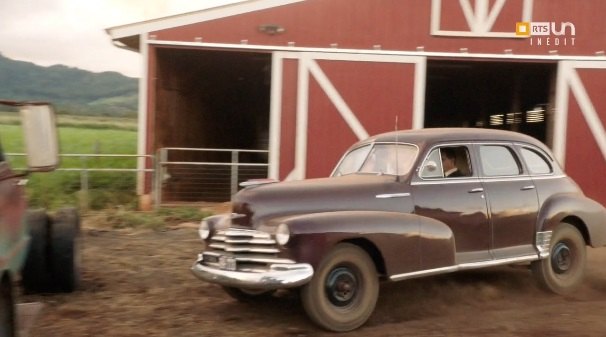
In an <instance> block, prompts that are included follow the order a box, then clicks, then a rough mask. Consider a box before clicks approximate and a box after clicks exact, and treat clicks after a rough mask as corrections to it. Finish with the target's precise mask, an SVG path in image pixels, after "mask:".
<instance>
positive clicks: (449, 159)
mask: <svg viewBox="0 0 606 337" xmlns="http://www.w3.org/2000/svg"><path fill="white" fill-rule="evenodd" d="M471 175H472V169H471V160H470V157H469V150H468V149H467V147H466V146H442V147H439V148H436V149H434V150H432V151H431V153H430V154H429V156H427V159H426V160H425V162H424V163H423V166H422V168H421V178H423V179H436V178H458V177H469V176H471Z"/></svg>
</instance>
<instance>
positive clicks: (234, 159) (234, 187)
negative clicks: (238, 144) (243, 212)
mask: <svg viewBox="0 0 606 337" xmlns="http://www.w3.org/2000/svg"><path fill="white" fill-rule="evenodd" d="M238 157H239V152H238V151H232V152H231V184H230V186H231V189H230V199H231V198H232V197H233V195H234V194H236V192H238V167H239V166H238Z"/></svg>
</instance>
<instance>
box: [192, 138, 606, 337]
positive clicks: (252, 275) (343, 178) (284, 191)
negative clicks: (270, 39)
mask: <svg viewBox="0 0 606 337" xmlns="http://www.w3.org/2000/svg"><path fill="white" fill-rule="evenodd" d="M247 185H249V186H248V187H246V188H244V189H243V190H241V191H240V192H239V193H237V194H236V195H235V197H234V200H233V206H232V207H233V211H232V213H231V214H222V215H215V216H211V217H208V218H206V219H204V220H202V222H201V224H200V228H199V235H200V237H201V238H202V240H203V241H204V243H205V248H204V250H203V251H202V253H201V254H199V255H198V259H197V261H196V262H195V263H194V265H193V267H192V271H193V273H194V274H195V275H196V276H197V277H198V278H200V279H202V280H205V281H208V282H212V283H216V284H219V285H222V286H223V288H224V289H225V291H226V292H227V293H228V294H230V295H231V296H233V297H235V298H237V299H239V300H251V299H254V298H256V297H259V296H267V295H268V294H271V293H272V292H273V291H275V290H277V289H284V288H297V289H300V294H301V300H302V303H303V306H304V308H305V311H306V312H307V314H308V315H309V317H310V318H311V319H312V320H313V321H314V322H316V323H317V324H319V325H320V326H322V327H324V328H326V329H329V330H333V331H348V330H352V329H355V328H357V327H359V326H360V325H362V324H364V322H366V320H367V319H368V318H369V316H370V315H371V314H372V312H373V310H374V307H375V304H376V301H377V297H378V295H379V282H380V281H400V280H406V279H410V278H415V277H422V276H427V275H434V274H440V273H447V272H454V271H459V270H465V269H472V268H482V267H489V266H495V265H506V264H529V266H530V269H531V271H532V274H533V275H534V277H535V278H536V279H537V280H538V283H539V285H540V286H542V287H543V288H545V289H547V290H549V291H552V292H555V293H560V294H564V293H567V292H570V291H572V290H574V289H575V287H577V286H578V285H579V283H580V282H581V280H582V278H583V273H584V269H585V264H586V253H585V248H586V246H587V245H589V246H592V247H601V246H604V245H605V244H606V210H605V209H604V207H603V206H602V205H600V204H599V203H597V202H595V201H593V200H591V199H589V198H587V197H585V196H584V195H583V193H582V192H581V190H580V189H579V187H578V186H577V185H576V184H575V183H574V182H573V180H572V179H571V178H569V177H568V176H566V174H565V173H564V172H563V171H562V169H561V168H560V167H559V166H558V164H557V163H556V161H555V160H554V157H553V155H552V154H551V152H550V151H549V149H547V148H546V147H545V145H543V144H542V143H540V142H539V141H537V140H535V139H534V138H531V137H529V136H525V135H522V134H518V133H514V132H508V131H497V130H482V129H424V130H416V131H400V132H391V133H385V134H381V135H377V136H374V137H371V138H369V139H367V140H364V141H361V142H359V143H357V144H355V145H353V146H352V147H351V148H350V149H349V150H348V151H347V152H346V153H345V155H344V156H343V158H342V159H341V160H340V162H339V163H338V165H337V166H336V168H335V169H334V171H333V173H332V176H331V177H329V178H323V179H310V180H302V181H290V182H279V183H278V182H275V181H260V182H256V183H255V182H250V183H249V184H247Z"/></svg>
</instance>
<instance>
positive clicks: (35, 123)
mask: <svg viewBox="0 0 606 337" xmlns="http://www.w3.org/2000/svg"><path fill="white" fill-rule="evenodd" d="M19 111H20V113H21V123H22V124H21V125H22V126H23V138H24V142H25V151H26V153H27V166H28V169H29V170H30V171H35V172H39V171H52V170H54V169H55V168H57V166H59V143H58V137H57V128H56V124H55V112H54V110H53V108H52V107H51V106H50V105H48V104H40V105H23V106H20V107H19Z"/></svg>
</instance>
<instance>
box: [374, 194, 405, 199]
mask: <svg viewBox="0 0 606 337" xmlns="http://www.w3.org/2000/svg"><path fill="white" fill-rule="evenodd" d="M404 197H410V193H387V194H377V196H376V198H377V199H389V198H404Z"/></svg>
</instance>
